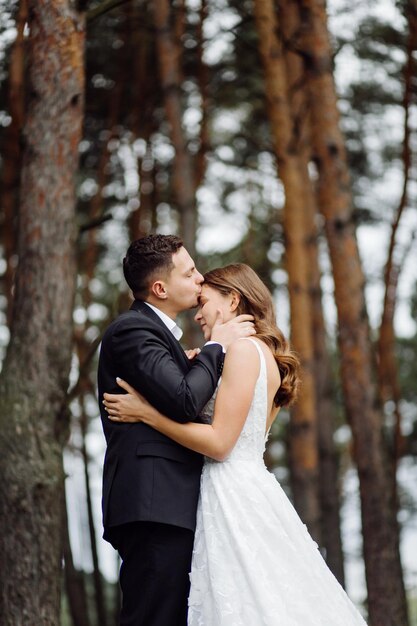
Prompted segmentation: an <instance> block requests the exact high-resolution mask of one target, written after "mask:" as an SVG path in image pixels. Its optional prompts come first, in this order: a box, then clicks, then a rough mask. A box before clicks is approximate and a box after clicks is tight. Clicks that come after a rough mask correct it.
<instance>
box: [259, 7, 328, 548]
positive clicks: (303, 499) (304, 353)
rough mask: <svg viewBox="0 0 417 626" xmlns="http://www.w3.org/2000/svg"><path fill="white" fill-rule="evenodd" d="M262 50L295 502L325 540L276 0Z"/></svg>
mask: <svg viewBox="0 0 417 626" xmlns="http://www.w3.org/2000/svg"><path fill="white" fill-rule="evenodd" d="M254 7H255V18H256V25H257V30H258V39H259V49H260V53H261V57H262V61H263V64H264V68H265V89H266V96H267V101H268V111H269V116H270V121H271V132H272V137H273V143H274V151H275V155H276V160H277V166H278V175H279V177H280V178H281V180H282V182H283V185H284V189H285V205H284V218H283V226H284V236H285V258H286V269H287V273H288V288H289V296H290V309H291V339H292V344H293V346H294V348H295V350H296V351H297V352H298V354H299V355H300V357H301V363H302V370H303V371H302V380H303V385H302V390H301V393H300V397H299V399H298V401H297V404H296V405H295V407H294V408H293V409H292V411H291V421H290V431H289V457H290V472H291V483H292V492H293V497H294V504H295V507H296V508H297V511H298V512H299V514H300V516H301V518H302V519H303V521H304V522H305V523H306V524H307V526H308V529H309V531H310V533H311V534H312V536H313V537H314V538H315V539H316V541H318V542H319V543H320V510H319V497H318V469H319V468H318V449H317V415H316V398H315V388H314V378H313V371H312V364H313V337H312V323H311V307H310V297H309V277H308V258H307V236H306V223H305V215H304V205H305V201H306V196H307V194H306V189H305V186H304V180H303V179H302V177H301V174H300V164H299V154H298V148H299V147H298V145H297V137H296V134H295V127H294V124H293V119H292V115H291V111H290V103H289V94H288V80H287V75H286V67H285V60H284V56H283V47H282V41H281V40H280V39H279V38H278V37H277V32H278V29H279V24H278V21H277V19H276V15H275V9H274V4H273V0H255V4H254Z"/></svg>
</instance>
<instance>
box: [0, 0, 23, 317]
mask: <svg viewBox="0 0 417 626" xmlns="http://www.w3.org/2000/svg"><path fill="white" fill-rule="evenodd" d="M27 17H28V8H27V0H20V2H19V6H18V11H17V16H16V30H17V35H16V40H15V42H14V43H13V46H12V49H11V53H10V69H9V113H10V116H11V118H12V121H11V124H10V126H9V127H8V128H7V130H6V133H5V148H4V153H3V158H4V164H3V176H2V185H1V187H2V188H1V199H0V202H1V212H2V213H3V223H4V225H3V236H2V239H3V246H4V257H5V261H6V271H5V274H4V283H5V289H4V292H5V294H6V298H7V323H8V325H9V326H10V324H11V319H12V308H13V282H14V273H15V265H16V261H17V259H16V230H17V220H16V214H17V206H18V188H19V173H20V167H21V149H20V134H21V131H22V127H23V121H24V116H25V88H24V82H25V37H24V28H25V24H26V21H27Z"/></svg>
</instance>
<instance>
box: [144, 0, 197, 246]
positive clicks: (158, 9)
mask: <svg viewBox="0 0 417 626" xmlns="http://www.w3.org/2000/svg"><path fill="white" fill-rule="evenodd" d="M154 21H155V29H156V45H157V51H158V65H159V73H160V79H161V85H162V90H163V97H164V105H165V114H166V118H167V121H168V125H169V134H170V137H171V141H172V145H173V147H174V150H175V158H174V160H173V164H172V167H173V170H172V186H173V192H174V197H175V200H176V204H177V207H178V211H179V214H180V224H181V228H180V231H181V235H182V238H183V240H184V244H185V247H186V248H187V250H188V251H189V253H190V254H191V256H192V257H195V236H196V231H197V211H196V203H195V191H196V189H195V181H194V172H193V167H192V163H191V155H190V153H189V151H188V146H187V140H186V136H185V132H184V129H183V127H182V117H183V105H182V102H181V80H180V76H181V72H180V64H179V56H180V50H179V48H178V45H176V42H175V36H174V33H173V30H172V27H171V10H170V3H169V1H168V0H155V2H154Z"/></svg>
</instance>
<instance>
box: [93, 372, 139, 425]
mask: <svg viewBox="0 0 417 626" xmlns="http://www.w3.org/2000/svg"><path fill="white" fill-rule="evenodd" d="M116 381H117V384H118V385H119V387H122V389H124V390H125V391H126V393H123V394H120V393H104V394H103V397H104V400H103V404H104V408H105V410H106V411H107V413H108V417H109V419H110V420H112V421H113V422H141V421H143V419H144V417H145V413H146V410H147V409H148V407H150V404H149V402H148V401H147V400H146V399H145V398H144V397H143V396H142V395H141V394H140V393H139V392H138V391H136V389H134V388H133V387H132V386H131V385H129V383H127V382H126V381H125V380H122V379H121V378H116Z"/></svg>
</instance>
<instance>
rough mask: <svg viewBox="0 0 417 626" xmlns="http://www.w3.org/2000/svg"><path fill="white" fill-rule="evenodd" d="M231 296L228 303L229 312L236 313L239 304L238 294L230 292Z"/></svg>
mask: <svg viewBox="0 0 417 626" xmlns="http://www.w3.org/2000/svg"><path fill="white" fill-rule="evenodd" d="M230 295H231V298H232V299H231V302H230V310H231V311H236V309H237V307H238V306H239V303H240V294H238V293H237V291H232V293H231V294H230Z"/></svg>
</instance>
